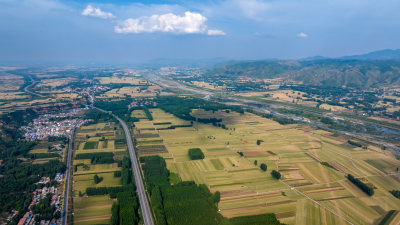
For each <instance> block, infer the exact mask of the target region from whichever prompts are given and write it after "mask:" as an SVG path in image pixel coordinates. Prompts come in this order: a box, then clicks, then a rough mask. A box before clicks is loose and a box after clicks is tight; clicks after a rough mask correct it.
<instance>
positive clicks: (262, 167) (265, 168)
mask: <svg viewBox="0 0 400 225" xmlns="http://www.w3.org/2000/svg"><path fill="white" fill-rule="evenodd" d="M260 169H262V170H263V171H267V164H265V163H261V165H260Z"/></svg>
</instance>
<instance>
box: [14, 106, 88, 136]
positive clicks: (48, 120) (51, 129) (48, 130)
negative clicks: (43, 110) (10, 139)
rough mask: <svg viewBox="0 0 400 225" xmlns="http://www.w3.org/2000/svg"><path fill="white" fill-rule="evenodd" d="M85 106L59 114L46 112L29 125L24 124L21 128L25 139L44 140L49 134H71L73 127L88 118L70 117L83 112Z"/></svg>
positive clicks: (81, 123)
mask: <svg viewBox="0 0 400 225" xmlns="http://www.w3.org/2000/svg"><path fill="white" fill-rule="evenodd" d="M82 110H83V108H78V109H72V110H69V111H68V112H62V113H59V114H44V115H40V116H39V117H38V118H36V119H34V120H33V121H32V122H31V123H29V125H28V126H22V127H21V128H20V130H22V131H23V132H24V135H23V136H24V137H25V140H28V141H34V140H43V139H46V138H48V137H49V136H54V137H66V136H68V135H69V134H70V132H71V129H73V127H75V126H76V127H80V126H82V125H83V124H84V123H86V122H88V120H82V119H78V118H69V119H63V118H68V117H72V116H74V115H76V114H77V113H79V112H81V111H82Z"/></svg>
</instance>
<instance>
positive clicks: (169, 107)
mask: <svg viewBox="0 0 400 225" xmlns="http://www.w3.org/2000/svg"><path fill="white" fill-rule="evenodd" d="M157 103H158V107H159V108H161V109H162V110H164V111H166V112H168V113H171V114H174V115H175V116H176V117H178V118H181V119H183V120H190V121H194V120H196V118H195V117H193V116H192V115H191V114H190V113H191V112H192V110H193V109H199V108H201V109H204V110H206V111H210V110H212V111H213V112H214V111H218V110H223V109H230V110H232V111H235V112H238V113H244V110H243V109H242V107H240V106H228V105H224V104H220V103H216V102H210V101H206V100H203V99H199V98H181V97H176V96H164V97H158V98H157ZM210 119H211V118H210ZM211 120H212V119H211ZM203 121H204V122H208V120H203ZM199 122H202V120H200V121H199ZM211 122H212V121H211Z"/></svg>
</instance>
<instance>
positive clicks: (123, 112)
mask: <svg viewBox="0 0 400 225" xmlns="http://www.w3.org/2000/svg"><path fill="white" fill-rule="evenodd" d="M131 102H132V98H126V99H124V100H119V101H109V100H103V101H97V102H95V103H94V106H96V107H98V108H100V109H103V110H105V111H111V112H113V113H114V114H115V115H117V116H118V117H119V118H121V119H123V120H125V121H126V122H137V121H138V119H137V118H135V117H131V110H129V109H128V105H129V104H130V103H131Z"/></svg>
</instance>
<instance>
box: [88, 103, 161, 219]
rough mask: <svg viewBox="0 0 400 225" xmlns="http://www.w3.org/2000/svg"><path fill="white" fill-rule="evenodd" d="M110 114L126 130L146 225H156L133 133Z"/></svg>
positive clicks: (121, 121) (122, 122)
mask: <svg viewBox="0 0 400 225" xmlns="http://www.w3.org/2000/svg"><path fill="white" fill-rule="evenodd" d="M92 107H93V108H95V109H97V110H100V111H102V112H105V113H109V112H107V111H105V110H102V109H100V108H97V107H94V106H92ZM109 114H110V115H112V116H113V117H115V118H116V119H117V120H118V121H119V122H120V123H121V125H122V128H123V129H124V132H125V136H126V142H127V145H128V150H129V156H130V157H131V162H132V169H133V174H134V176H135V183H136V187H137V192H138V195H139V202H140V208H141V209H142V216H143V221H144V225H154V222H153V217H152V214H151V210H150V206H149V202H148V200H147V195H146V190H145V189H144V184H143V180H142V176H141V174H140V169H139V165H138V161H137V158H136V154H135V148H134V147H133V142H132V136H131V132H130V131H129V128H128V126H127V125H126V123H125V122H124V121H123V120H121V119H120V118H119V117H118V116H116V115H114V114H112V113H109Z"/></svg>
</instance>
